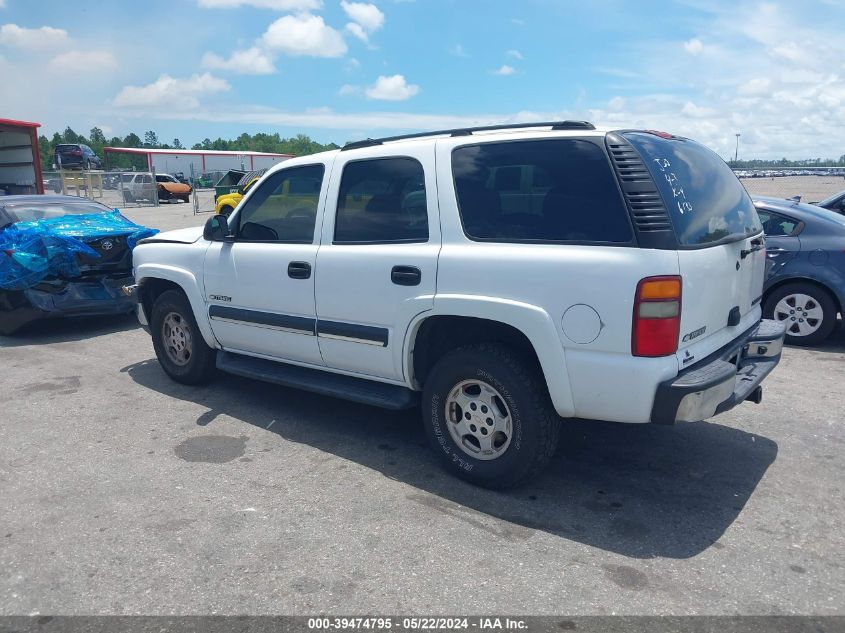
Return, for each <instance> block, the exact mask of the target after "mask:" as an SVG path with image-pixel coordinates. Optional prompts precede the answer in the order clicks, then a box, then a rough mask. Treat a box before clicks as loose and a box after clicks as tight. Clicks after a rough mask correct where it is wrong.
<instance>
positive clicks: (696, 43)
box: [684, 37, 704, 55]
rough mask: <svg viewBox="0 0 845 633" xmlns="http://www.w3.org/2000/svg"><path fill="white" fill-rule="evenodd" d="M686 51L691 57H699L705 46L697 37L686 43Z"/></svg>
mask: <svg viewBox="0 0 845 633" xmlns="http://www.w3.org/2000/svg"><path fill="white" fill-rule="evenodd" d="M684 50H685V51H686V52H687V53H689V54H690V55H699V54H701V51H703V50H704V44H702V42H701V40H700V39H698V38H697V37H694V38H692V39H691V40H687V41H686V42H684Z"/></svg>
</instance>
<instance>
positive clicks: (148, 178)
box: [141, 174, 153, 185]
mask: <svg viewBox="0 0 845 633" xmlns="http://www.w3.org/2000/svg"><path fill="white" fill-rule="evenodd" d="M152 181H153V177H152V176H150V175H149V174H147V175H146V176H141V182H142V183H144V184H145V185H148V184H150V183H151V182H152Z"/></svg>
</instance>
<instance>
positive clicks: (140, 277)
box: [135, 265, 219, 348]
mask: <svg viewBox="0 0 845 633" xmlns="http://www.w3.org/2000/svg"><path fill="white" fill-rule="evenodd" d="M135 278H136V280H137V282H136V283H137V284H138V295H139V299H140V301H141V305H142V306H143V308H144V314H145V315H146V316H147V320H148V321H149V320H150V317H151V315H152V307H153V305H154V304H155V300H156V299H157V298H158V297H159V296H161V294H162V293H164V292H167V291H168V290H179V291H181V292H182V293H183V294H184V295H185V296H186V297H187V298H188V303H190V304H191V309H192V310H193V311H194V318H195V319H196V321H197V326H198V327H199V330H200V333H201V334H202V337H203V339H204V340H205V342H206V344H207V345H208V346H209V347H214V348H217V347H219V345H218V344H217V340H216V339H215V338H214V333H213V332H212V331H211V326H210V325H209V323H208V318H207V317H206V314H205V299H204V297H203V293H202V290H201V289H200V287H199V285H198V283H197V279H196V277H194V275H193V274H191V273H190V272H188V271H185V270H180V269H175V268H169V267H163V266H157V267H155V268H152V267H150V266H149V265H143V266H139V267H138V269H137V270H136V273H135Z"/></svg>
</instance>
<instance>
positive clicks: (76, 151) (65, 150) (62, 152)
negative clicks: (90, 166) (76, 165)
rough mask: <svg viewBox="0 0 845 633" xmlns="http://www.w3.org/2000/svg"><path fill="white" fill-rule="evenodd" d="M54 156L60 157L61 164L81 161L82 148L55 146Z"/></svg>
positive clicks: (76, 146) (77, 146)
mask: <svg viewBox="0 0 845 633" xmlns="http://www.w3.org/2000/svg"><path fill="white" fill-rule="evenodd" d="M56 155H57V156H61V157H62V161H63V162H64V161H68V162H74V161H75V162H78V161H80V160H82V148H81V147H79V145H56Z"/></svg>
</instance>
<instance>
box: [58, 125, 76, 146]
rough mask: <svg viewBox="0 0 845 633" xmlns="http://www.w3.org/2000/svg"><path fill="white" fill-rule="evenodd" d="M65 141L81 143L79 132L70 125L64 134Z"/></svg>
mask: <svg viewBox="0 0 845 633" xmlns="http://www.w3.org/2000/svg"><path fill="white" fill-rule="evenodd" d="M62 139H63V140H64V142H65V143H79V142H80V140H79V134H77V133H76V132H74V131H73V130H72V129H70V126H68V127H66V128H65V133H64V134H63V135H62Z"/></svg>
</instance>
